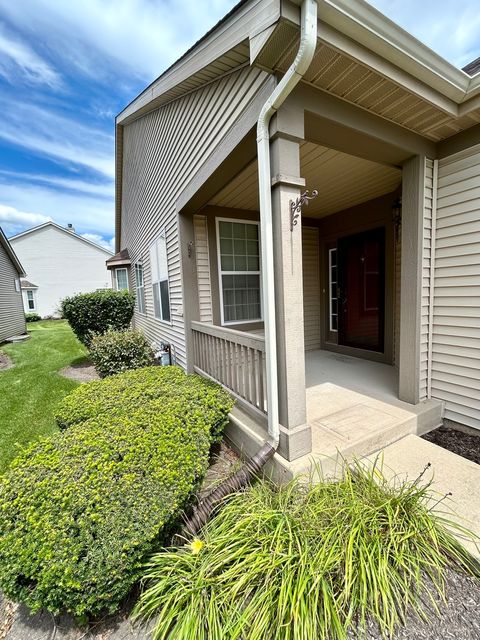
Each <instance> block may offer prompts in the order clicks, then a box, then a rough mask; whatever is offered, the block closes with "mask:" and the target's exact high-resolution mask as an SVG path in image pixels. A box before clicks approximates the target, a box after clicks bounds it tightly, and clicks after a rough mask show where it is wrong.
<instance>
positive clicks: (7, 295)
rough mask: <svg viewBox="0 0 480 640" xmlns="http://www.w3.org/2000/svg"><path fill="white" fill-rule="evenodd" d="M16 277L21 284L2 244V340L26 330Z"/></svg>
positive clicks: (20, 294) (0, 247)
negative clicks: (16, 286)
mask: <svg viewBox="0 0 480 640" xmlns="http://www.w3.org/2000/svg"><path fill="white" fill-rule="evenodd" d="M16 279H17V280H18V283H19V284H20V276H19V274H18V272H17V270H16V268H15V266H14V265H13V264H12V261H11V260H10V258H9V256H8V255H7V253H6V251H5V249H4V248H3V246H2V245H1V244H0V342H3V341H4V340H6V339H7V338H11V337H12V336H15V335H19V334H22V333H25V331H26V325H25V314H24V312H23V302H22V293H21V291H16V290H15V280H16Z"/></svg>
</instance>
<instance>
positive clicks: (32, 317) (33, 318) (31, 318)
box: [25, 312, 42, 322]
mask: <svg viewBox="0 0 480 640" xmlns="http://www.w3.org/2000/svg"><path fill="white" fill-rule="evenodd" d="M41 319H42V318H41V317H40V316H39V315H38V313H34V312H31V313H26V314H25V320H26V321H27V322H38V321H39V320H41Z"/></svg>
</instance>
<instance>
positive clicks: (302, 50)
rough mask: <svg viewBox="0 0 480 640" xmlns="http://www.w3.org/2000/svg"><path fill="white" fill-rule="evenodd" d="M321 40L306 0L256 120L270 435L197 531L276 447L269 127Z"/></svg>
mask: <svg viewBox="0 0 480 640" xmlns="http://www.w3.org/2000/svg"><path fill="white" fill-rule="evenodd" d="M316 44H317V1H316V0H303V1H302V7H301V37H300V45H299V48H298V52H297V55H296V57H295V60H294V61H293V63H292V65H291V66H290V67H289V69H288V71H287V72H286V73H285V75H284V76H283V78H282V79H281V80H280V82H279V83H278V85H277V86H276V87H275V89H274V90H273V92H272V94H271V95H270V97H269V98H268V100H267V101H266V102H265V104H264V105H263V108H262V110H261V112H260V116H259V118H258V123H257V154H258V182H259V192H260V232H261V234H260V235H261V247H262V302H263V316H264V323H265V356H266V373H267V376H266V377H267V406H268V438H267V440H266V441H265V443H264V444H263V445H262V447H261V448H260V449H259V450H258V452H257V453H256V454H255V455H254V456H253V458H251V459H250V460H247V462H245V464H244V465H243V467H242V468H241V469H240V471H237V473H235V474H234V475H233V476H231V477H230V478H228V479H227V480H225V481H224V482H222V484H220V485H219V486H218V487H217V488H216V489H215V490H214V491H212V493H210V494H209V495H208V496H207V497H206V498H204V499H203V500H202V501H201V502H200V503H199V505H198V506H197V508H196V509H195V512H194V514H193V515H192V517H191V518H190V519H189V520H188V521H187V523H186V525H185V529H186V531H187V532H188V533H190V534H192V535H195V533H197V531H199V530H200V529H201V528H202V527H203V526H204V525H205V524H206V522H207V520H208V518H209V517H210V514H211V512H212V510H213V509H214V508H215V506H216V505H217V504H218V503H219V502H220V501H221V500H223V498H225V497H226V496H227V495H229V494H230V493H234V492H235V491H238V490H239V489H241V488H242V487H244V486H246V485H247V484H249V483H250V482H251V480H252V478H253V477H254V476H255V475H257V474H258V472H259V471H260V469H261V468H262V467H263V466H264V465H265V463H266V462H267V461H268V460H269V459H270V458H272V457H273V455H274V453H275V451H276V450H277V448H278V443H279V439H280V428H279V422H278V377H277V330H276V323H275V278H274V265H273V227H272V191H271V169H270V131H269V125H270V121H271V119H272V117H273V115H274V114H275V113H276V111H278V109H279V108H280V107H281V106H282V104H283V103H284V102H285V100H286V98H287V97H288V95H289V94H290V93H291V92H292V90H293V88H294V87H295V86H296V85H297V84H298V83H299V82H300V80H301V79H302V77H303V76H304V74H305V72H306V71H307V69H308V67H309V66H310V63H311V62H312V59H313V56H314V54H315V48H316Z"/></svg>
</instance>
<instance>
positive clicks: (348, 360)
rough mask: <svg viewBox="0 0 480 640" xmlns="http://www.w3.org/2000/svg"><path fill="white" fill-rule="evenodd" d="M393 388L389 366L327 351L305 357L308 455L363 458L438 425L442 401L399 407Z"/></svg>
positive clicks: (394, 377)
mask: <svg viewBox="0 0 480 640" xmlns="http://www.w3.org/2000/svg"><path fill="white" fill-rule="evenodd" d="M397 384H398V382H397V372H396V369H395V368H394V367H392V366H389V365H386V364H381V363H378V362H372V361H369V360H362V359H360V358H353V357H351V356H344V355H340V354H337V353H333V352H330V351H312V352H309V353H307V354H306V387H307V389H306V395H307V422H308V424H309V425H310V427H311V429H312V455H313V456H315V457H320V458H325V457H326V458H332V457H336V456H337V454H338V453H340V454H341V455H342V456H351V455H354V456H363V455H367V454H369V453H373V452H375V451H378V450H380V449H381V448H383V447H385V446H387V445H388V444H391V443H392V442H395V441H397V440H399V439H400V438H402V437H404V436H406V435H408V434H417V435H418V434H423V433H426V432H427V431H430V430H431V429H434V428H436V427H438V426H439V425H440V424H441V422H442V403H441V402H439V401H437V400H427V401H425V402H421V403H419V404H418V405H411V404H408V403H406V402H402V401H401V400H399V399H398V397H397Z"/></svg>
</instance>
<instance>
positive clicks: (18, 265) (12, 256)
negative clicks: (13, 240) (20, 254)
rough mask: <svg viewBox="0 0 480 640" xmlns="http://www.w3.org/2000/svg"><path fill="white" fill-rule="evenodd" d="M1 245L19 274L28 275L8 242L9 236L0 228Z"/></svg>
mask: <svg viewBox="0 0 480 640" xmlns="http://www.w3.org/2000/svg"><path fill="white" fill-rule="evenodd" d="M0 245H1V246H2V247H3V248H4V250H5V253H6V254H7V256H8V257H9V258H10V260H11V262H12V264H13V265H14V267H15V269H16V270H17V272H18V275H19V276H24V275H26V273H25V270H24V268H23V267H22V265H21V263H20V260H19V259H18V258H17V255H16V253H15V251H14V250H13V248H12V246H11V244H10V242H9V241H8V240H7V236H6V235H5V234H4V233H3V229H2V227H0Z"/></svg>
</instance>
